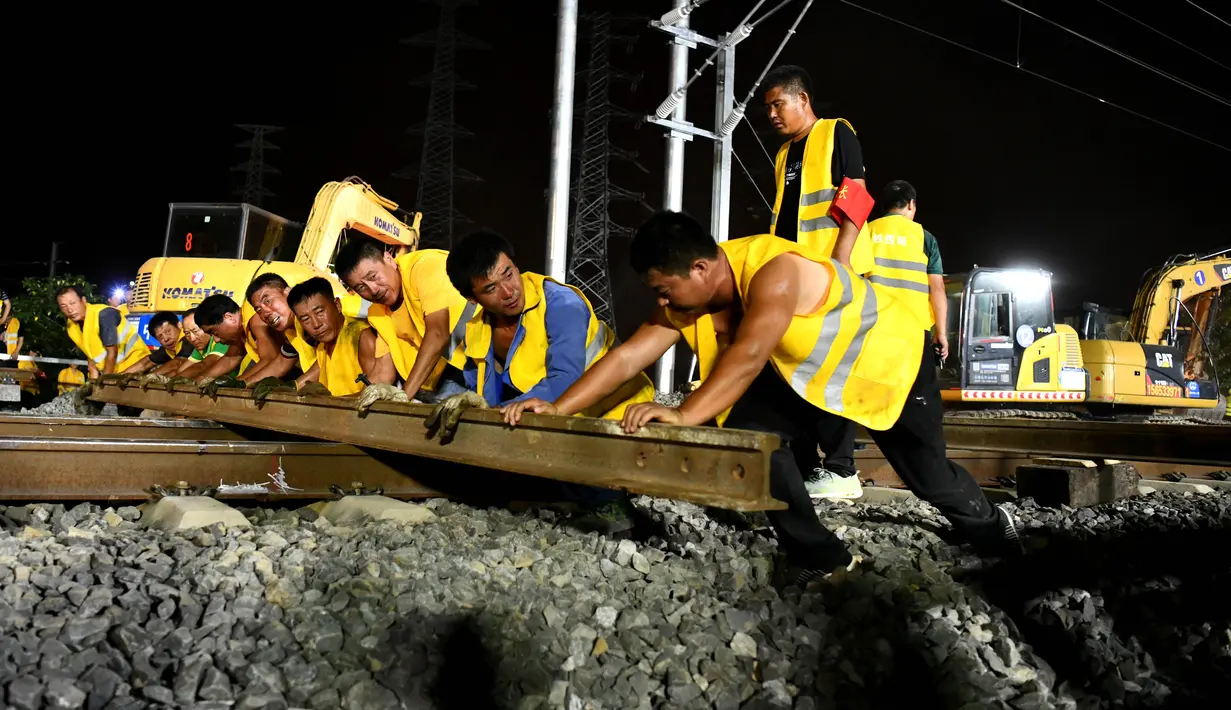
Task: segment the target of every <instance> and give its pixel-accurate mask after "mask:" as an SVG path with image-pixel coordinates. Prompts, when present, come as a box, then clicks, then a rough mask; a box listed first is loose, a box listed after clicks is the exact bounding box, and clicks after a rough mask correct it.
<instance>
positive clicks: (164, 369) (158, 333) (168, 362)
mask: <svg viewBox="0 0 1231 710" xmlns="http://www.w3.org/2000/svg"><path fill="white" fill-rule="evenodd" d="M147 327H148V328H149V329H150V335H153V336H154V339H155V340H157V341H158V343H159V345H161V346H162V347H159V348H158V349H156V350H151V351H150V354H149V355H146V356H145V358H144V359H143V360H141V361H140V362H138V363H137V364H136V365H133V366H132V367H130V368H128V370H127V371H126V372H129V373H134V374H135V373H138V372H150V374H154V375H168V374H172V373H174V372H177V371H178V370H179V368H180V364H181V363H184V362H187V361H188V358H189V356H191V355H192V350H193V347H192V343H191V342H189V341H188V339H187V338H185V337H184V332H183V331H182V330H181V329H180V319H179V316H177V315H175V314H174V313H172V312H170V311H159V312H158V313H155V314H154V317H153V318H150V323H149V326H147Z"/></svg>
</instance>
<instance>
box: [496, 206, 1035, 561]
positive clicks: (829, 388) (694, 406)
mask: <svg viewBox="0 0 1231 710" xmlns="http://www.w3.org/2000/svg"><path fill="white" fill-rule="evenodd" d="M630 258H631V260H632V264H633V268H634V269H635V270H636V271H637V273H638V274H641V275H642V277H643V278H644V279H645V281H646V283H647V285H649V286H650V287H651V288H652V289H654V290H655V291H656V292H657V293H658V301H659V305H660V309H659V310H658V311H657V313H656V314H655V315H654V316H653V317H652V318H651V320H650V321H649V322H647V323H646V324H644V325H642V326H641V328H640V329H639V330H638V331H637V332H636V333H635V334H634V335H633V337H632V338H631V339H630V340H629V341H628V342H627V343H624V344H623V345H620V346H619V347H616V348H615V349H613V350H612V351H611V352H610V353H608V355H607V357H605V358H603V359H602V360H600V361H599V362H598V363H596V364H595V365H594V367H592V368H590V369H589V370H587V371H586V373H585V374H584V375H583V376H582V377H581V379H579V380H578V381H577V383H576V384H574V385H573V386H572V387H570V388H569V389H568V391H567V392H565V393H564V395H563V396H562V397H560V398H559V399H557V400H556V401H555V402H554V403H549V402H545V401H542V400H526V401H521V402H516V403H514V404H512V405H509V407H508V408H506V418H507V419H508V420H509V421H510V423H516V422H517V421H518V420H519V419H520V416H521V413H522V412H523V411H532V412H540V413H549V414H572V413H575V412H578V411H581V410H583V409H585V408H586V407H587V406H589V405H590V404H592V403H593V402H595V401H597V400H599V399H600V398H601V397H603V396H604V395H606V394H607V393H609V392H611V391H612V390H614V389H615V388H616V387H618V386H619V385H620V384H621V383H623V382H625V381H627V380H628V379H630V378H631V377H633V376H635V375H636V374H637V373H639V372H641V371H642V370H643V369H644V368H646V367H649V366H650V364H651V363H653V362H654V361H655V360H657V359H658V358H659V356H661V355H662V353H664V352H666V351H667V349H668V348H671V347H674V346H675V344H676V343H677V342H678V341H679V339H680V338H681V337H683V338H684V339H685V340H686V341H687V342H688V344H689V345H690V346H692V348H693V350H694V352H697V354H698V357H699V358H700V361H701V374H702V383H701V386H700V387H699V388H698V389H697V390H696V391H694V392H693V393H692V395H691V396H689V397H688V399H686V400H684V403H683V405H681V406H680V407H679V408H676V409H672V408H668V407H663V406H661V405H657V404H653V403H644V404H635V405H633V406H631V407H629V408H628V409H627V411H625V413H624V428H625V430H626V431H628V432H634V431H637V430H639V429H640V428H641V427H643V426H645V425H646V424H648V423H649V422H651V421H659V422H663V423H665V424H674V425H694V426H696V425H701V424H705V423H707V422H709V421H711V420H715V421H717V423H718V424H719V425H722V426H727V427H731V428H737V429H753V430H758V431H768V432H771V433H775V434H778V435H779V436H780V437H781V438H782V448H780V449H779V450H777V451H775V452H774V453H773V454H772V456H771V458H770V494H771V495H773V496H774V497H775V498H778V499H779V500H782V501H784V502H786V503H787V505H788V506H789V507H788V509H787V510H784V511H771V512H770V513H769V514H768V515H769V519H770V522H771V523H772V525H773V527H774V529H775V531H776V532H777V534H778V540H779V545H780V546H781V547H782V549H783V550H784V551H785V553H786V558H787V559H786V562H787V564H786V565H785V566H784V567H783V568H781V569H780V570H779V582H780V583H783V584H788V585H789V584H797V585H799V586H804V585H805V584H806V583H807V582H809V581H811V580H813V579H816V578H819V577H823V576H825V575H827V574H829V573H832V572H836V571H838V570H842V569H847V568H849V567H850V566H852V565H853V564H854V560H853V558H852V556H851V555H850V553H849V552H848V551H847V550H846V547H845V545H844V544H843V543H842V541H841V540H840V539H838V537H837V536H835V535H834V534H833V533H831V532H830V531H829V530H827V529H826V528H825V527H824V526H823V525H822V524H821V523H820V521H819V520H818V519H817V516H816V512H815V510H814V509H813V507H812V502H811V500H810V499H809V497H808V494H807V492H806V490H805V488H804V481H803V477H802V474H801V472H800V470H799V464H798V462H797V461H798V460H799V459H800V458H802V459H804V460H807V458H808V455H807V452H804V455H803V456H799V455H798V454H797V453H796V452H794V451H793V450H792V445H793V444H794V443H796V442H797V441H805V442H810V441H811V435H812V433H813V431H814V430H815V428H816V427H817V426H818V425H819V424H821V423H822V422H824V421H825V420H826V419H828V418H831V417H835V416H843V417H847V418H849V419H852V420H854V421H856V422H858V423H860V424H862V425H864V426H865V427H867V428H868V430H869V431H870V432H871V434H872V437H873V439H874V440H875V441H876V443H877V445H878V446H879V447H880V449H881V451H882V452H883V454H884V456H885V458H886V459H888V460H889V462H890V463H891V464H892V465H893V467H894V470H895V471H896V472H897V473H898V475H899V476H900V477H901V478H902V480H903V481H904V482H905V483H906V484H907V486H909V487H910V489H911V490H912V491H914V492H915V494H916V495H918V496H919V497H920V498H922V499H923V500H926V501H928V502H929V503H931V504H932V505H934V506H936V507H937V508H938V509H940V511H941V512H942V513H944V515H945V516H946V517H947V518H948V519H949V521H950V522H951V523H952V524H953V527H954V528H955V529H956V530H958V531H959V532H960V533H962V534H964V536H965V537H966V538H967V539H969V540H970V541H971V542H973V543H975V544H976V545H977V546H978V548H979V549H980V550H981V551H983V552H992V553H995V552H1000V551H1001V550H1004V551H1006V552H1011V551H1013V550H1014V549H1017V550H1020V543H1017V533H1016V528H1015V527H1014V523H1013V520H1012V519H1011V518H1010V517H1009V516H1008V514H1007V513H1005V512H1004V511H1003V510H1002V509H1000V508H997V507H994V506H993V505H992V504H991V503H989V502H988V500H987V498H986V497H984V495H983V492H982V491H981V490H980V489H979V486H978V484H977V483H975V480H974V478H972V477H971V475H970V474H969V473H968V472H967V471H966V470H965V469H963V468H961V467H960V466H957V465H956V464H954V463H953V462H952V461H949V460H948V459H947V458H946V456H945V448H944V431H943V429H942V426H943V422H942V411H941V401H940V391H939V385H938V384H937V380H936V375H935V370H934V369H932V368H920V367H919V363H920V362H921V361H922V358H921V357H920V348H921V347H922V340H921V339H919V338H913V339H911V338H906V337H903V334H905V333H908V332H913V331H914V323H915V322H916V321H915V319H914V316H913V315H912V314H911V313H910V312H909V310H907V309H906V308H905V307H903V306H902V305H901V302H900V301H898V300H897V299H894V298H892V297H890V296H889V295H888V294H887V293H886V290H885V288H884V287H882V286H879V285H876V284H872V283H870V282H868V281H867V280H865V279H861V278H858V276H857V275H856V274H855V273H854V272H853V271H852V270H851V269H850V268H849V267H847V266H845V265H843V264H841V263H839V262H837V261H836V260H831V259H825V258H823V257H820V256H817V255H816V254H815V253H813V252H811V251H809V250H808V249H806V248H803V247H800V246H799V245H796V244H793V243H791V242H788V241H786V240H784V239H781V238H778V237H774V236H771V235H759V236H754V237H745V238H743V239H736V240H732V241H728V242H724V243H723V244H721V245H718V244H715V243H714V240H713V238H712V237H711V236H710V235H709V234H707V233H706V231H705V229H704V228H703V227H702V226H701V225H700V224H699V223H698V222H697V221H696V220H694V219H692V218H691V217H688V216H686V215H683V214H680V213H675V212H660V213H659V214H657V215H655V216H653V217H651V218H650V219H649V221H647V222H646V223H645V224H644V225H642V227H641V228H640V229H639V230H638V231H637V235H636V236H635V237H634V239H633V242H632V245H631V247H630Z"/></svg>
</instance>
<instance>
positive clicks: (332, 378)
mask: <svg viewBox="0 0 1231 710" xmlns="http://www.w3.org/2000/svg"><path fill="white" fill-rule="evenodd" d="M286 300H287V303H288V304H290V306H291V310H292V311H293V312H294V315H295V318H296V320H297V321H298V322H299V324H300V327H301V328H302V329H303V332H304V334H306V335H307V336H309V337H310V338H312V339H313V340H315V341H316V347H315V349H316V362H315V363H314V364H313V365H312V367H310V368H309V369H308V370H307V371H306V372H305V373H304V374H303V375H301V376H300V377H299V378H298V379H297V380H296V382H295V385H296V388H297V389H300V390H302V389H303V387H304V386H305V385H307V384H308V383H310V382H317V383H319V384H321V385H322V386H323V387H324V388H325V389H327V390H329V394H331V395H333V396H334V397H349V396H351V395H356V394H359V393H360V392H361V391H363V387H364V379H365V378H368V377H375V378H378V379H382V380H384V379H385V378H387V381H392V379H393V376H394V373H393V357H392V356H391V355H390V354H389V353H385V354H384V356H383V357H380V358H377V357H376V342H377V340H379V338H380V336H378V335H377V334H376V331H375V330H373V329H372V328H371V327H370V326H369V325H368V323H367V322H366V321H364V320H362V319H359V318H351V317H348V316H347V315H346V314H345V313H343V312H342V311H343V308H342V299H340V298H337V297H336V296H335V295H334V292H333V286H332V285H331V284H330V283H329V282H328V281H327V280H325V279H323V278H321V277H319V276H318V277H315V278H311V279H308V280H307V281H304V282H303V283H301V284H299V285H297V286H295V287H294V288H292V289H291V293H290V295H289V296H287V299H286Z"/></svg>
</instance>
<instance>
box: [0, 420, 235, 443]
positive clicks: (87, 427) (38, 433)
mask: <svg viewBox="0 0 1231 710" xmlns="http://www.w3.org/2000/svg"><path fill="white" fill-rule="evenodd" d="M0 437H26V438H32V437H59V438H62V439H158V440H163V439H187V440H191V441H219V440H222V441H244V440H247V438H248V437H245V436H243V435H242V434H240V433H239V432H237V431H235V430H233V429H229V428H227V427H224V426H222V425H221V424H219V423H217V422H211V421H209V420H206V419H137V418H134V417H38V416H32V415H26V414H0Z"/></svg>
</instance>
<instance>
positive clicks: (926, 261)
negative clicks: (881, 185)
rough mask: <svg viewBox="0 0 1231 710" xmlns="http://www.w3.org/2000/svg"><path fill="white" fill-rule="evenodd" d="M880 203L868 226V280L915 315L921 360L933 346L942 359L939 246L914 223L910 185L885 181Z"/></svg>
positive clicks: (945, 344) (945, 345)
mask: <svg viewBox="0 0 1231 710" xmlns="http://www.w3.org/2000/svg"><path fill="white" fill-rule="evenodd" d="M881 204H882V205H884V206H885V208H886V214H885V216H884V217H881V218H880V219H875V220H872V221H871V222H869V223H868V231H869V232H870V234H871V242H872V256H873V265H872V270H871V272H870V273H869V275H868V279H869V280H870V281H872V283H875V284H880V285H882V286H886V287H888V288H889V289H890V292H891V293H893V294H894V295H895V296H897V297H898V299H899V300H901V301H902V302H903V303H905V304H906V305H907V306H908V307H909V308H910V310H911V312H912V313H914V314H915V318H916V319H917V320H918V321H919V323H920V328H921V329H922V330H923V337H924V341H923V357H924V358H925V359H928V360H930V359H931V358H932V343H933V342H935V344H936V346H937V354H938V355H939V356H940V359H941V360H942V361H943V360H944V359H945V358H947V357H949V337H948V333H947V332H946V324H947V323H948V315H949V303H948V301H947V300H946V298H945V276H944V274H945V268H944V263H943V262H942V261H941V258H940V245H939V244H937V242H936V237H934V236H932V233H931V232H929V231H928V230H926V229H924V228H923V225H921V224H919V223H918V222H916V221H915V211H916V205H915V188H914V187H912V186H911V184H910V183H908V182H906V181H905V180H894V181H893V182H890V183H889V184H888V185H886V186H885V190H884V193H883V197H882V198H881Z"/></svg>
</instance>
